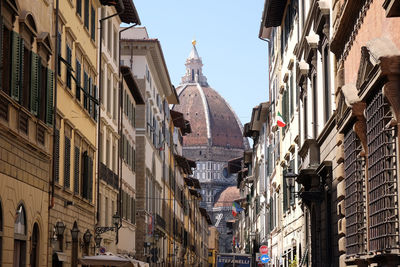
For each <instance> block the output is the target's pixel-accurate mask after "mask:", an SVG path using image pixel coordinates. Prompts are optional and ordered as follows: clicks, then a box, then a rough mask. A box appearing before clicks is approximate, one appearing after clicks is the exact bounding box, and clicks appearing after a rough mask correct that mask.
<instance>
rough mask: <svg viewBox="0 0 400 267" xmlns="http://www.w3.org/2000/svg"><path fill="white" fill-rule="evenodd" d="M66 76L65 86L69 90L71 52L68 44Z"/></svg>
mask: <svg viewBox="0 0 400 267" xmlns="http://www.w3.org/2000/svg"><path fill="white" fill-rule="evenodd" d="M67 63H68V65H67V76H66V84H67V88H68V89H71V81H72V79H71V77H72V72H71V67H72V50H71V47H70V45H69V44H67Z"/></svg>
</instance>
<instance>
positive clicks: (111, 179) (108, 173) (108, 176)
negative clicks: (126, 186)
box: [100, 163, 119, 189]
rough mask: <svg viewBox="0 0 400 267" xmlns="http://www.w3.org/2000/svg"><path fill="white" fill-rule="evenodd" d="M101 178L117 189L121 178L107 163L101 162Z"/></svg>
mask: <svg viewBox="0 0 400 267" xmlns="http://www.w3.org/2000/svg"><path fill="white" fill-rule="evenodd" d="M100 179H101V180H103V181H104V182H106V183H107V184H109V185H110V186H112V187H113V188H115V189H118V185H119V179H118V175H117V174H115V173H114V172H113V171H112V170H110V169H109V168H107V166H106V165H104V164H103V163H100Z"/></svg>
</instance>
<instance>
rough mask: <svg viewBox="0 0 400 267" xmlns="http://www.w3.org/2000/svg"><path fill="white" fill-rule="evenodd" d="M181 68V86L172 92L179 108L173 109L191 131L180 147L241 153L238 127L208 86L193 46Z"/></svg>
mask: <svg viewBox="0 0 400 267" xmlns="http://www.w3.org/2000/svg"><path fill="white" fill-rule="evenodd" d="M185 66H186V74H185V76H184V77H183V78H182V84H181V85H179V86H178V87H177V88H176V90H177V92H178V95H179V102H180V104H179V105H176V106H175V107H174V108H173V109H174V110H176V111H179V112H181V113H183V114H184V115H185V118H186V119H187V120H189V121H190V125H191V128H192V133H191V134H188V135H186V136H184V138H183V145H184V147H193V146H209V147H211V146H212V147H224V148H228V149H231V148H236V149H245V147H247V146H248V144H247V140H246V139H244V138H243V134H242V133H243V127H242V124H241V123H240V121H239V119H238V117H237V116H236V114H235V112H234V111H233V110H232V108H231V107H230V106H229V104H228V103H227V102H226V101H225V99H224V98H223V97H221V95H219V94H218V93H217V92H216V91H215V90H214V89H212V88H211V87H210V86H209V85H208V83H207V78H206V77H205V76H204V75H203V72H202V66H203V64H202V61H201V58H200V57H199V55H198V53H197V49H196V46H195V43H194V44H193V48H192V51H191V52H190V54H189V57H188V59H187V60H186V64H185Z"/></svg>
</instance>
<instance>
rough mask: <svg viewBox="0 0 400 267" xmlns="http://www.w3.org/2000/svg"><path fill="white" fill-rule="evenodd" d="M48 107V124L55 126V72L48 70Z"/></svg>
mask: <svg viewBox="0 0 400 267" xmlns="http://www.w3.org/2000/svg"><path fill="white" fill-rule="evenodd" d="M46 89H47V96H46V100H47V107H46V123H47V124H49V125H53V90H54V72H53V71H52V70H50V69H48V70H47V86H46Z"/></svg>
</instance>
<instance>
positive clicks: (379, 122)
mask: <svg viewBox="0 0 400 267" xmlns="http://www.w3.org/2000/svg"><path fill="white" fill-rule="evenodd" d="M391 119H392V114H391V111H390V106H389V104H388V102H387V100H386V99H385V98H384V96H383V94H382V90H378V91H377V92H376V93H375V94H374V95H373V96H372V97H371V98H370V99H369V101H367V108H366V120H367V143H368V152H369V153H368V206H369V214H368V217H369V229H368V231H369V245H370V250H371V251H377V250H385V249H390V248H394V247H397V246H398V245H397V244H398V239H399V236H398V229H397V228H398V221H399V218H398V216H399V215H398V214H397V209H398V207H397V201H398V200H397V192H398V185H397V171H396V168H397V166H396V138H395V136H396V134H397V132H396V129H395V127H393V126H391V125H390V121H391Z"/></svg>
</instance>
